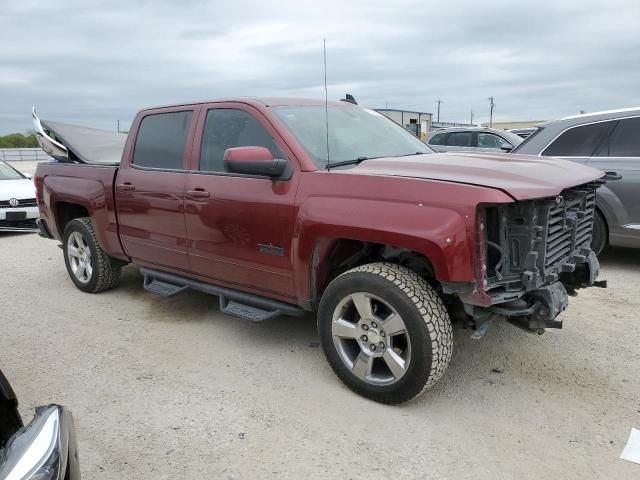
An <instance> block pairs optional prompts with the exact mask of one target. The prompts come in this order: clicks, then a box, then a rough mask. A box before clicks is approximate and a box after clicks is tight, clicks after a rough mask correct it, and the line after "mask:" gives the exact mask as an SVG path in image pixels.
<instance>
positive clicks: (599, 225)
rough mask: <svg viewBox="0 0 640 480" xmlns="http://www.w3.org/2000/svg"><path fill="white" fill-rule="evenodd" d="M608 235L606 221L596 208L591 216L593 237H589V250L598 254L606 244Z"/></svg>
mask: <svg viewBox="0 0 640 480" xmlns="http://www.w3.org/2000/svg"><path fill="white" fill-rule="evenodd" d="M608 237H609V235H608V228H607V222H606V221H605V219H604V217H603V216H602V214H601V213H600V212H598V211H597V210H596V212H595V213H594V216H593V237H592V238H591V250H593V251H594V252H595V253H596V255H600V254H601V253H602V251H603V250H604V247H606V246H607V243H608Z"/></svg>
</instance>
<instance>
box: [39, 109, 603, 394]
mask: <svg viewBox="0 0 640 480" xmlns="http://www.w3.org/2000/svg"><path fill="white" fill-rule="evenodd" d="M34 123H35V128H36V133H37V136H38V138H39V140H40V143H41V145H42V146H43V148H44V149H45V150H47V152H48V153H49V154H51V155H52V156H54V157H55V158H56V159H57V162H52V163H46V164H39V166H38V168H37V171H36V175H35V178H34V180H35V185H36V189H37V203H38V207H39V210H40V215H41V219H40V220H39V222H38V224H39V228H40V231H41V235H42V236H45V237H48V238H54V239H56V240H58V241H60V242H62V247H63V248H62V251H63V254H64V261H65V264H66V268H67V270H68V272H69V276H70V278H71V280H72V281H73V283H74V284H75V285H76V286H77V287H78V288H79V289H80V290H83V291H85V292H90V293H96V292H100V291H102V290H106V289H109V288H112V287H115V286H116V285H117V283H118V278H119V274H120V270H121V268H122V267H123V266H125V265H127V264H135V265H137V266H138V267H140V271H141V273H142V276H143V277H144V286H145V288H146V289H147V290H149V291H151V292H154V293H156V294H160V295H174V294H177V293H179V292H180V291H182V290H184V289H187V288H191V289H196V290H200V291H203V292H207V293H211V294H215V295H217V296H219V297H220V310H221V311H222V312H224V313H228V314H231V315H235V316H237V317H241V318H245V319H249V320H253V321H262V320H266V319H268V318H271V317H273V316H276V315H281V314H288V315H293V316H299V315H303V314H305V312H315V313H316V314H317V324H318V331H319V336H320V340H321V344H322V347H323V350H324V352H325V355H326V357H327V359H328V361H329V363H330V364H331V366H332V368H333V369H334V371H335V372H336V374H337V375H338V377H340V379H341V380H342V381H343V382H344V383H345V384H346V385H347V386H349V387H350V388H351V389H353V390H354V391H356V392H358V393H360V394H362V395H364V396H367V397H369V398H372V399H374V400H377V401H380V402H385V403H400V402H404V401H407V400H410V399H412V398H414V397H416V396H417V395H419V394H420V393H422V392H423V391H424V390H426V389H427V388H428V387H430V386H431V385H433V384H434V383H435V382H436V381H437V380H438V379H439V378H440V377H441V376H442V374H443V372H444V371H445V369H446V367H447V365H448V363H449V360H450V358H451V352H452V347H453V336H452V327H451V323H452V320H458V321H461V322H462V324H463V325H464V326H467V327H471V328H473V329H476V332H475V334H478V335H479V334H481V333H482V332H483V331H484V330H485V329H486V328H487V326H488V325H489V324H490V322H493V321H504V320H507V321H509V322H512V323H514V324H516V325H517V326H520V327H521V328H523V329H525V330H527V331H529V332H536V333H542V332H544V330H545V329H547V328H559V327H561V324H562V320H561V319H560V317H559V315H560V314H561V312H562V311H564V310H565V308H567V304H568V295H569V294H571V295H574V294H575V293H576V290H577V289H579V288H582V287H588V286H592V285H594V284H595V285H598V284H599V283H600V282H597V281H596V277H597V275H598V270H599V265H598V260H597V258H596V256H595V254H594V253H593V252H592V251H591V248H590V242H591V235H592V226H593V214H594V207H595V201H596V200H595V196H596V195H595V193H596V189H597V188H598V186H599V185H600V184H601V183H602V180H601V177H602V176H603V174H602V172H600V171H598V170H594V169H592V168H589V167H585V166H582V165H577V164H575V163H571V162H566V161H562V160H557V159H544V158H534V157H527V156H517V155H507V154H493V155H490V154H485V155H481V154H436V153H434V152H433V151H431V150H430V148H429V147H428V146H426V145H425V144H424V143H422V142H420V141H419V140H418V139H417V138H415V137H414V136H412V135H411V134H410V133H408V132H407V131H406V130H404V129H403V128H402V127H400V126H399V125H397V124H395V123H394V122H392V121H390V120H388V119H387V118H386V117H384V116H382V115H380V114H379V113H377V112H375V111H373V110H368V109H365V108H361V107H359V106H357V105H354V104H352V103H350V102H328V103H327V104H325V102H321V101H314V100H299V99H278V98H261V99H258V98H250V99H249V98H238V99H226V100H219V101H212V102H208V103H194V104H184V105H174V106H169V107H161V108H151V109H146V110H142V111H141V112H139V113H138V114H137V116H136V117H135V120H134V122H133V124H132V127H131V131H130V132H129V134H128V136H127V137H126V138H125V137H124V136H121V135H116V134H108V133H105V132H102V133H101V132H100V131H95V130H91V129H82V128H80V127H73V126H69V125H65V124H59V123H53V122H46V121H44V120H43V121H40V120H39V119H38V118H37V116H36V115H35V111H34ZM602 283H603V282H602ZM52 288H55V286H54V287H52Z"/></svg>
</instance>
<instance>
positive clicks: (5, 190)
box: [0, 161, 39, 232]
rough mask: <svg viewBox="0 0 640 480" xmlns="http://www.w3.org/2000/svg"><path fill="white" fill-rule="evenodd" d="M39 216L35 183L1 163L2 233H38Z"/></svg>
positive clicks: (0, 202)
mask: <svg viewBox="0 0 640 480" xmlns="http://www.w3.org/2000/svg"><path fill="white" fill-rule="evenodd" d="M38 216H39V213H38V205H37V203H36V190H35V187H34V185H33V181H31V179H30V178H29V177H28V176H26V175H23V174H22V173H20V172H19V171H18V170H16V169H15V168H13V167H12V166H11V165H9V164H8V163H6V162H3V161H0V232H36V231H38V228H37V226H36V219H37V218H38Z"/></svg>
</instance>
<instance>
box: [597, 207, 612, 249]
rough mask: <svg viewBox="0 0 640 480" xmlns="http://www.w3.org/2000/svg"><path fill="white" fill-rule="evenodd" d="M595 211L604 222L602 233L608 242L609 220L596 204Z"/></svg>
mask: <svg viewBox="0 0 640 480" xmlns="http://www.w3.org/2000/svg"><path fill="white" fill-rule="evenodd" d="M595 212H596V214H597V215H599V216H600V218H601V219H602V221H603V222H604V226H605V229H604V235H605V238H606V242H607V244H608V243H609V222H607V217H606V216H605V215H604V213H603V212H602V210H601V209H600V208H599V207H597V206H596V209H595Z"/></svg>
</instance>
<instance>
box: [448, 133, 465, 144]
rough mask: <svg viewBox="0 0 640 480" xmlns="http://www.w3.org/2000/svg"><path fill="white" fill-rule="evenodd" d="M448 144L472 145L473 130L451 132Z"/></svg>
mask: <svg viewBox="0 0 640 480" xmlns="http://www.w3.org/2000/svg"><path fill="white" fill-rule="evenodd" d="M447 145H449V146H452V147H470V146H471V132H453V133H451V134H449V138H447Z"/></svg>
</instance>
